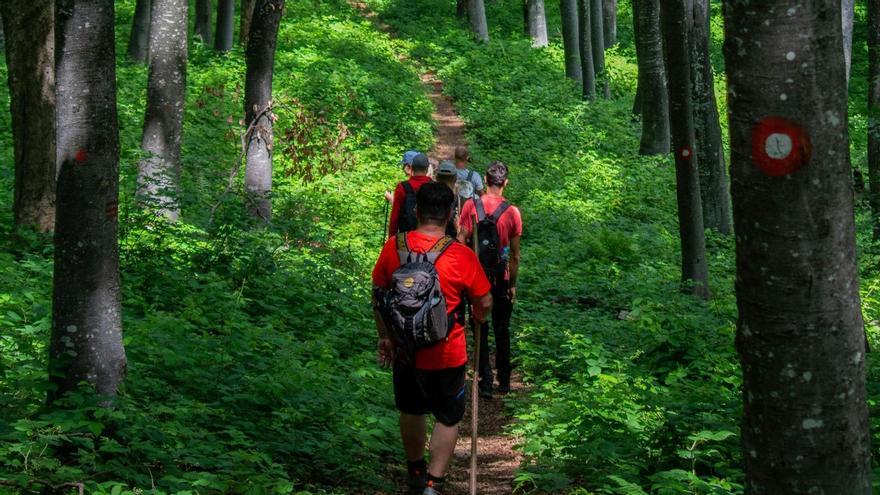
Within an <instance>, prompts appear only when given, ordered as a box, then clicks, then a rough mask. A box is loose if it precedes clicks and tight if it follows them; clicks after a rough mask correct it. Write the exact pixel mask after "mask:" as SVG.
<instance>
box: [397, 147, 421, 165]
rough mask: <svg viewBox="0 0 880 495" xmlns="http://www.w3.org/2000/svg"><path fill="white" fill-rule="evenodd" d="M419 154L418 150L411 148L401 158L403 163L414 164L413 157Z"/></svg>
mask: <svg viewBox="0 0 880 495" xmlns="http://www.w3.org/2000/svg"><path fill="white" fill-rule="evenodd" d="M417 155H419V152H418V151H415V150H409V151H407V152H406V153H404V154H403V160H400V164H401V165H412V162H413V158H415V157H416V156H417Z"/></svg>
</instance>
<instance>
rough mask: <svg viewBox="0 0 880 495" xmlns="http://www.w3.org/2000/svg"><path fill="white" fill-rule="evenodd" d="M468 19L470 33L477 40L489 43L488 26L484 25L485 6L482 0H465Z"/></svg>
mask: <svg viewBox="0 0 880 495" xmlns="http://www.w3.org/2000/svg"><path fill="white" fill-rule="evenodd" d="M467 6H468V18H470V21H471V31H472V32H473V33H474V37H475V38H477V40H479V41H482V42H486V41H489V26H488V24H487V23H486V5H485V3H483V0H467Z"/></svg>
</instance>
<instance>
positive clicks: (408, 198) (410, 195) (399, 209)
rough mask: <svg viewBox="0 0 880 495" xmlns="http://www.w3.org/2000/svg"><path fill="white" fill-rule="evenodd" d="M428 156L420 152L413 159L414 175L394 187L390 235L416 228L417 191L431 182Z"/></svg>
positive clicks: (389, 226) (389, 227) (389, 225)
mask: <svg viewBox="0 0 880 495" xmlns="http://www.w3.org/2000/svg"><path fill="white" fill-rule="evenodd" d="M429 165H430V163H429V162H428V156H427V155H425V154H424V153H419V154H418V155H416V156H415V157H414V158H413V160H412V165H410V168H411V169H412V176H411V177H410V178H409V179H408V180H405V181H403V182H401V183H400V184H397V188H396V189H394V200H393V201H392V202H391V220H390V221H389V224H388V236H389V237H390V236H393V235H395V234H397V233H398V232H409V231H410V230H415V228H416V216H415V205H416V193H418V192H419V188H421V187H422V186H423V185H425V184H427V183H428V182H431V177H429V176H428V168H429Z"/></svg>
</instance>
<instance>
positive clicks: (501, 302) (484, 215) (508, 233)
mask: <svg viewBox="0 0 880 495" xmlns="http://www.w3.org/2000/svg"><path fill="white" fill-rule="evenodd" d="M508 173H509V172H508V168H507V165H505V164H504V163H503V162H500V161H496V162H493V163H492V164H491V165H489V169H488V170H487V171H486V184H487V185H488V186H489V188H488V191H487V192H486V194H484V195H483V196H475V197H474V198H473V199H472V200H471V201H468V202H467V203H466V204H465V205H464V206H463V207H462V210H461V220H460V222H459V240H460V241H461V242H467V239H469V238H471V236H472V233H473V229H474V217H475V216H476V217H477V226H476V228H477V235H478V239H479V242H480V245H479V247H478V249H477V251H478V252H477V256H478V258H479V259H480V264H481V265H482V266H483V270H484V271H485V273H486V276H487V277H488V278H489V281H490V282H491V284H492V298H493V300H494V306H493V308H492V330H493V333H494V335H495V366H496V368H497V371H498V392H499V393H502V394H506V393H508V392H510V372H511V369H512V368H511V364H510V317H511V315H512V314H513V303H514V302H515V301H516V282H517V275H518V273H519V262H520V237H521V236H522V230H523V225H522V216H521V215H520V212H519V209H518V208H517V207H516V206H513V205H511V204H510V203H509V202H508V201H507V200H506V199H504V188H506V187H507V184H508ZM467 245H470V243H468V244H467ZM488 339H489V327H488V325H487V324H484V325H483V328H482V330H481V331H480V396H481V397H486V398H488V397H492V387H493V375H492V368H491V366H490V365H489V342H488Z"/></svg>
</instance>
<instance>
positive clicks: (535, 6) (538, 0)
mask: <svg viewBox="0 0 880 495" xmlns="http://www.w3.org/2000/svg"><path fill="white" fill-rule="evenodd" d="M526 8H527V9H528V18H529V19H528V20H529V23H528V26H529V37H530V38H531V39H532V46H533V47H535V48H543V47H545V46H547V15H546V14H545V13H544V0H526Z"/></svg>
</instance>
